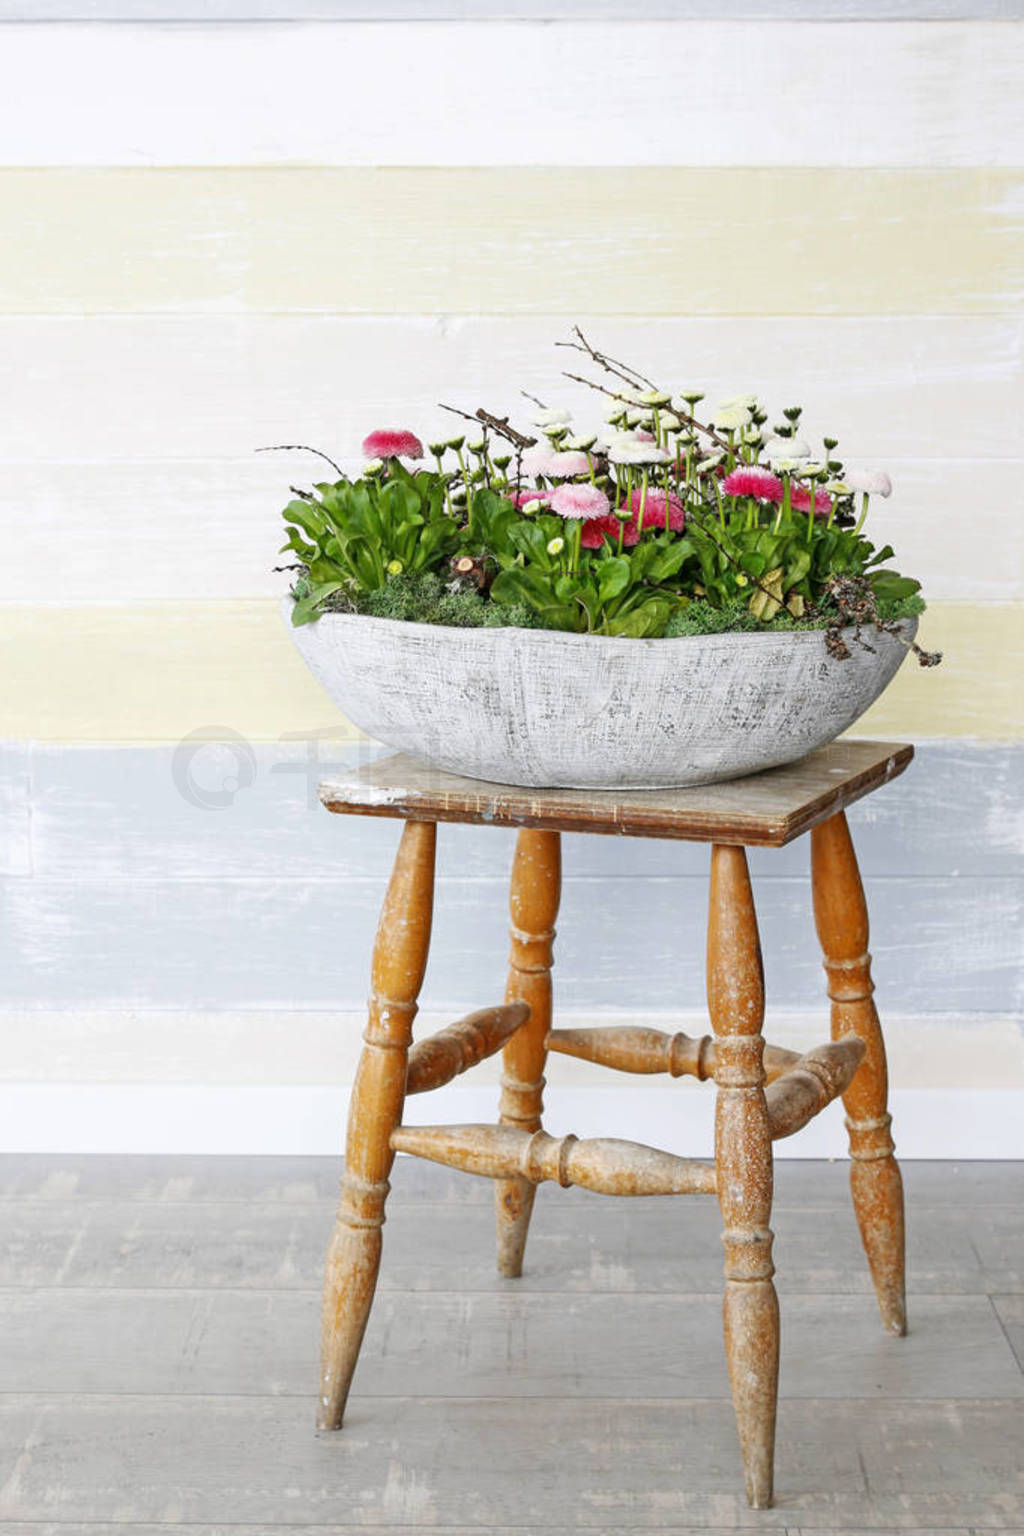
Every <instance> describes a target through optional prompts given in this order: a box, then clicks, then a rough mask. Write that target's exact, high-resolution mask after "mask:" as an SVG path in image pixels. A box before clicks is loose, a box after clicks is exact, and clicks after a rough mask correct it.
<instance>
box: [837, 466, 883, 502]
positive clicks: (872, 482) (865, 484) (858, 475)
mask: <svg viewBox="0 0 1024 1536" xmlns="http://www.w3.org/2000/svg"><path fill="white" fill-rule="evenodd" d="M846 483H847V485H848V486H849V487H850V488H851V490H854V491H866V492H867V494H868V495H869V496H891V495H892V481H891V480H890V479H889V476H888V475H887V474H886V472H885V470H884V469H848V470H847V471H846Z"/></svg>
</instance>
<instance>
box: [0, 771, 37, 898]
mask: <svg viewBox="0 0 1024 1536" xmlns="http://www.w3.org/2000/svg"><path fill="white" fill-rule="evenodd" d="M30 751H31V749H30V746H29V744H28V742H23V741H3V742H0V875H22V876H27V875H30V874H31V873H32V852H31V830H30V829H31V819H32V809H31V787H30V777H29V775H30V768H29V763H30Z"/></svg>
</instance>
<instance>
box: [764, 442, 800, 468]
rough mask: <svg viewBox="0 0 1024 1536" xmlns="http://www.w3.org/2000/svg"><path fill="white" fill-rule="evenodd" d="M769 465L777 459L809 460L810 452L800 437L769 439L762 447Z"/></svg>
mask: <svg viewBox="0 0 1024 1536" xmlns="http://www.w3.org/2000/svg"><path fill="white" fill-rule="evenodd" d="M764 451H765V453H766V454H767V456H768V460H769V462H770V463H772V464H774V462H775V460H776V459H777V458H779V459H809V458H810V456H811V450H810V447H809V445H808V444H807V443H805V442H804V440H803V438H801V437H771V438H769V439H768V441H767V442H766V443H765V445H764Z"/></svg>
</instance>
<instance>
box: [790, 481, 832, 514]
mask: <svg viewBox="0 0 1024 1536" xmlns="http://www.w3.org/2000/svg"><path fill="white" fill-rule="evenodd" d="M790 500H791V502H792V505H793V507H794V508H795V509H796V511H797V512H809V511H810V510H811V492H810V488H809V487H808V486H806V485H794V487H793V491H792V495H791V497H790ZM831 510H832V498H831V496H827V495H826V494H825V492H824V491H817V490H816V491H815V493H814V511H815V515H816V516H818V515H820V514H821V513H824V512H831Z"/></svg>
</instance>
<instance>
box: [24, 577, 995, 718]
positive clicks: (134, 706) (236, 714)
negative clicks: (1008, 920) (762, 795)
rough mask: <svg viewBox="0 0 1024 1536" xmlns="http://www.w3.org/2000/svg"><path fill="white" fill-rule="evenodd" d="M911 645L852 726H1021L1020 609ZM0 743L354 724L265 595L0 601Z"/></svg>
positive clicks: (958, 611)
mask: <svg viewBox="0 0 1024 1536" xmlns="http://www.w3.org/2000/svg"><path fill="white" fill-rule="evenodd" d="M921 638H922V641H923V643H924V644H925V645H926V646H928V647H930V648H933V649H941V650H942V651H944V653H945V662H944V664H943V666H942V667H940V668H938V669H936V670H933V671H921V670H920V669H919V668H918V667H917V666H916V664H915V663H913V662H912V661H908V662H907V663H906V664H905V665H904V666H903V668H902V669H901V671H900V673H899V675H898V676H897V678H896V680H895V682H894V683H893V684H892V686H891V687H890V689H889V690H888V691H887V693H886V694H885V695H884V696H883V698H882V699H881V700H880V701H879V703H878V704H876V705H875V707H874V708H873V709H872V710H871V711H870V712H869V713H868V714H867V715H866V716H865V717H864V718H863V720H861V721H860V722H858V725H857V727H856V730H857V733H858V734H860V735H866V734H872V733H874V734H876V735H880V736H887V737H891V738H894V739H895V738H899V737H909V738H910V739H912V740H913V739H917V738H921V737H933V736H939V737H943V736H945V737H949V736H974V737H982V738H987V739H991V740H1012V739H1015V738H1017V737H1020V736H1022V735H1024V690H1022V688H1021V686H1020V679H1021V676H1022V675H1024V604H1019V603H989V604H985V603H981V604H974V603H938V604H936V605H935V606H934V607H933V608H930V609H929V611H928V613H927V614H926V615H925V619H924V622H923V624H922V634H921ZM0 654H2V655H3V656H4V658H5V678H4V689H3V711H2V714H0V739H5V738H6V739H23V738H35V739H37V740H84V741H152V740H161V741H167V740H171V741H176V740H180V739H181V738H182V737H183V736H186V735H188V734H189V733H190V732H192V731H196V730H201V729H204V728H210V727H220V728H222V729H229V730H234V731H238V732H240V733H241V734H242V735H244V736H246V737H249V738H251V739H253V740H275V739H277V738H279V737H281V736H282V735H285V734H286V733H287V734H294V735H298V736H305V735H313V734H314V733H321V732H330V733H331V734H332V735H337V736H338V737H344V736H354V735H356V734H357V733H356V732H355V731H354V730H353V729H352V727H350V726H348V725H347V724H346V723H345V722H344V721H343V720H342V717H341V716H340V715H339V714H338V713H337V711H336V710H335V709H334V707H333V705H332V704H331V703H330V701H329V699H328V698H327V697H326V695H325V694H324V693H323V692H322V690H321V689H320V687H319V686H318V685H317V684H316V683H315V682H314V681H313V679H312V677H311V676H310V674H309V673H308V672H307V671H306V669H305V667H304V665H303V663H302V662H301V661H300V660H299V657H298V654H297V652H296V651H295V650H294V648H293V647H292V644H291V641H290V639H289V637H288V635H287V633H286V631H285V628H284V625H283V623H282V619H281V616H280V612H279V609H278V606H277V604H276V603H274V602H272V601H267V600H258V601H251V602H244V601H234V602H219V603H209V604H202V603H195V604H191V605H190V604H187V603H155V604H151V605H135V606H124V607H119V608H99V607H67V608H56V607H55V608H39V607H25V606H21V605H13V604H11V605H4V606H3V607H2V608H0Z"/></svg>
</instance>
